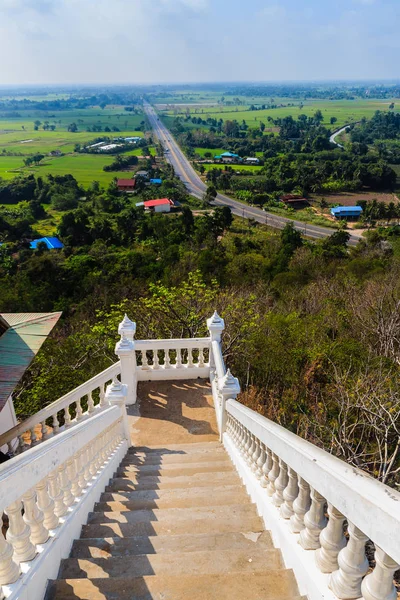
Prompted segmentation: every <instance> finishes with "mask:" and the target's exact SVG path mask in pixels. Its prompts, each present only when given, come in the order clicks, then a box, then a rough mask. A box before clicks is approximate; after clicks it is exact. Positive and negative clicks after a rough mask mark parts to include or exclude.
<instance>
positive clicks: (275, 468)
mask: <svg viewBox="0 0 400 600" xmlns="http://www.w3.org/2000/svg"><path fill="white" fill-rule="evenodd" d="M278 475H279V458H278V457H277V455H276V454H274V452H272V468H271V470H270V472H269V473H268V487H267V493H268V496H273V495H274V494H275V481H276V479H277V477H278Z"/></svg>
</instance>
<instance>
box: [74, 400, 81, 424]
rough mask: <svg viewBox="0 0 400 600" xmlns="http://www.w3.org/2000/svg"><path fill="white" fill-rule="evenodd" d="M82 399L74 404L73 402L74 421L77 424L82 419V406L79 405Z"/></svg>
mask: <svg viewBox="0 0 400 600" xmlns="http://www.w3.org/2000/svg"><path fill="white" fill-rule="evenodd" d="M81 401H82V399H81V398H79V399H78V400H77V401H76V402H75V406H76V416H75V419H76V421H77V423H78V422H79V421H81V420H82V418H83V410H82V404H81Z"/></svg>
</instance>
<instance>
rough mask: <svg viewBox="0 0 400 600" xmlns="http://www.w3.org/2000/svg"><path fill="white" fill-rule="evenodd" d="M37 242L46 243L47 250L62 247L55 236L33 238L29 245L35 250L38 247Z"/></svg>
mask: <svg viewBox="0 0 400 600" xmlns="http://www.w3.org/2000/svg"><path fill="white" fill-rule="evenodd" d="M38 244H46V246H47V248H48V250H61V248H64V244H63V243H62V242H60V240H59V239H58V238H56V237H43V238H39V239H38V240H33V241H32V242H31V243H30V247H31V248H32V249H33V250H35V249H36V248H37V247H38Z"/></svg>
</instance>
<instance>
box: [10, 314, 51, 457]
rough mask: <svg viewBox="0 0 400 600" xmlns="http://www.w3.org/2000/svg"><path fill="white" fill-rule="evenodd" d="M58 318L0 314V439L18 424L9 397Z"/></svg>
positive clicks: (38, 315)
mask: <svg viewBox="0 0 400 600" xmlns="http://www.w3.org/2000/svg"><path fill="white" fill-rule="evenodd" d="M61 314H62V313H61V312H55V313H1V314H0V435H1V434H2V433H4V432H5V431H8V430H9V429H11V428H12V427H14V426H15V425H16V424H17V419H16V416H15V411H14V404H13V400H12V393H13V391H14V389H15V387H16V386H17V384H18V382H19V381H20V379H21V378H22V376H23V374H24V373H25V371H26V369H27V368H28V367H29V365H30V363H31V361H32V359H33V358H34V357H35V356H36V354H37V353H38V351H39V349H40V347H41V345H42V344H43V342H44V341H45V340H46V339H47V337H48V335H49V333H50V332H51V330H52V329H53V327H54V326H55V325H56V323H57V321H58V319H59V318H60V317H61ZM1 450H2V451H3V452H6V451H7V448H1Z"/></svg>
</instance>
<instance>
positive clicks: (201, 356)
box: [197, 348, 204, 369]
mask: <svg viewBox="0 0 400 600" xmlns="http://www.w3.org/2000/svg"><path fill="white" fill-rule="evenodd" d="M197 366H198V367H199V368H200V369H202V368H203V367H204V350H203V348H199V360H198V363H197Z"/></svg>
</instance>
